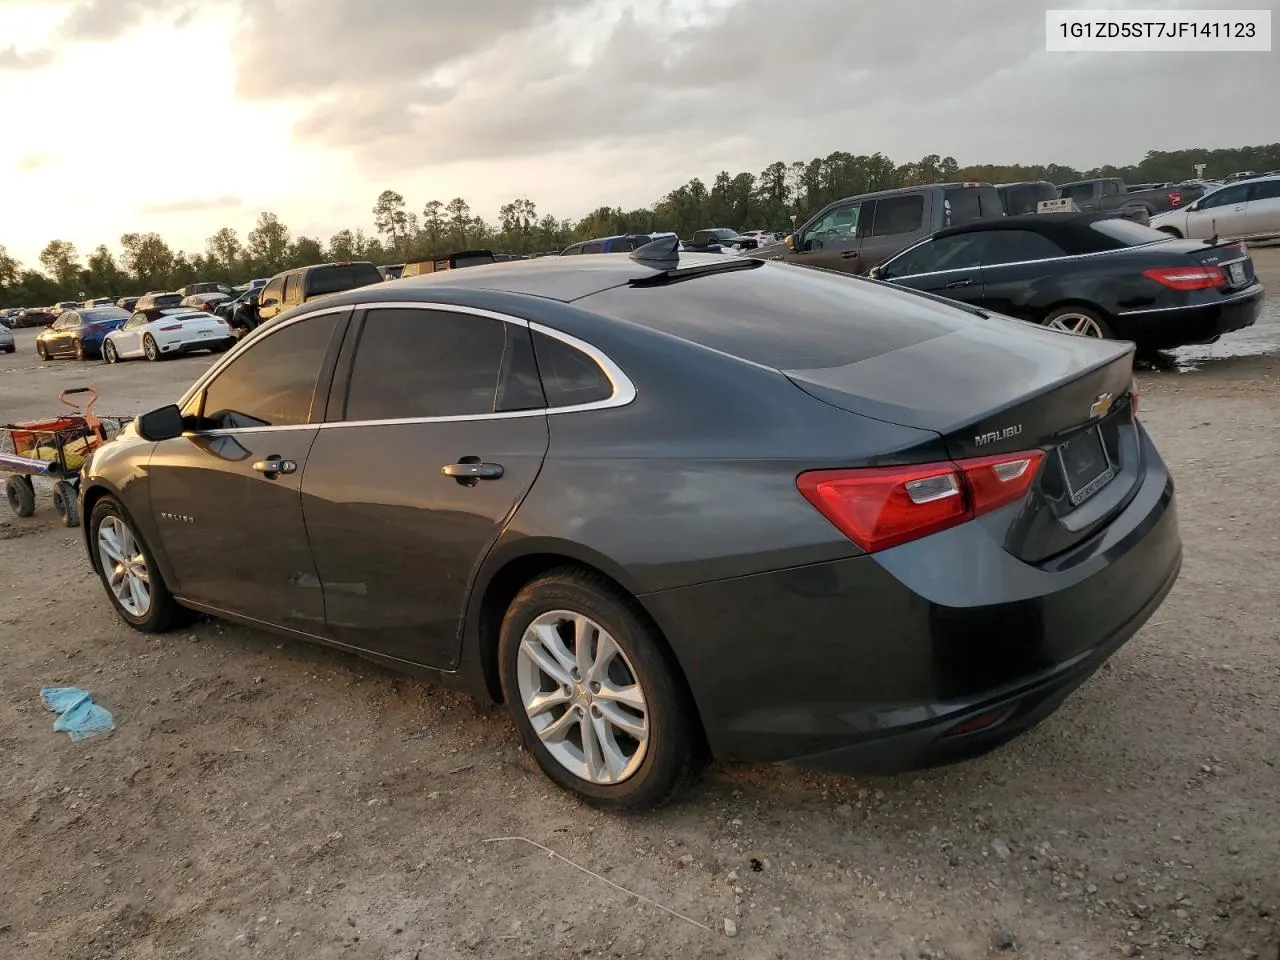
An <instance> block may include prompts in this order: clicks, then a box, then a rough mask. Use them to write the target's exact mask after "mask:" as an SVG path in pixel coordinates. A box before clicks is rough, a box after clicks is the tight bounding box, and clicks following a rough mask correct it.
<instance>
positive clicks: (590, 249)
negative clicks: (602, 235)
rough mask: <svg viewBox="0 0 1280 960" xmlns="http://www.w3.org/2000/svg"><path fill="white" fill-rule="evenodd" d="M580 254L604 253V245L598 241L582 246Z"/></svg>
mask: <svg viewBox="0 0 1280 960" xmlns="http://www.w3.org/2000/svg"><path fill="white" fill-rule="evenodd" d="M582 253H604V244H603V243H601V242H600V241H599V240H596V241H593V242H591V243H584V244H583V245H582Z"/></svg>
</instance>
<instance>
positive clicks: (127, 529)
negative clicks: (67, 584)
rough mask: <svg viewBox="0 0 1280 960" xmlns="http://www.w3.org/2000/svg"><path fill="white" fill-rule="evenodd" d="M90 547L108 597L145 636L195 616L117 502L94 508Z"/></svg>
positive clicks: (101, 503)
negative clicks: (169, 584) (168, 582)
mask: <svg viewBox="0 0 1280 960" xmlns="http://www.w3.org/2000/svg"><path fill="white" fill-rule="evenodd" d="M89 543H90V546H91V549H92V550H93V565H94V567H95V569H97V571H98V576H99V578H100V579H101V580H102V585H103V587H104V588H105V589H106V591H107V598H108V599H109V600H110V601H111V605H112V606H113V607H114V608H115V611H116V613H117V614H119V616H120V618H121V619H122V620H124V622H125V623H127V624H129V626H131V627H133V628H134V629H135V630H138V631H141V632H142V633H164V632H166V631H167V630H171V629H173V628H174V627H177V626H180V625H181V624H182V622H184V621H187V620H190V618H191V615H190V612H189V611H187V610H186V609H185V608H183V607H181V606H179V605H178V602H177V601H176V600H174V599H173V594H171V593H170V592H169V588H168V587H167V586H166V585H165V582H164V578H163V577H161V575H160V571H159V570H158V569H157V567H156V563H155V558H154V555H153V554H152V552H151V549H150V548H149V547H148V546H147V544H146V541H145V540H143V539H142V535H141V534H140V533H138V532H137V529H136V527H135V526H134V522H133V519H132V518H131V517H130V516H129V515H128V514H127V513H126V512H125V509H124V507H122V506H121V505H120V504H119V502H117V501H116V500H115V499H113V498H112V497H103V498H102V499H101V500H99V501H98V502H97V503H95V504H94V505H93V511H92V512H91V513H90V514H89Z"/></svg>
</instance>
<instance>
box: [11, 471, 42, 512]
mask: <svg viewBox="0 0 1280 960" xmlns="http://www.w3.org/2000/svg"><path fill="white" fill-rule="evenodd" d="M4 496H5V499H6V500H8V501H9V509H10V510H12V511H13V515H14V516H15V517H29V516H31V515H32V514H34V513H35V512H36V490H35V487H33V486H32V485H31V481H30V480H28V479H27V478H26V477H19V476H12V477H8V478H7V479H6V480H5V482H4Z"/></svg>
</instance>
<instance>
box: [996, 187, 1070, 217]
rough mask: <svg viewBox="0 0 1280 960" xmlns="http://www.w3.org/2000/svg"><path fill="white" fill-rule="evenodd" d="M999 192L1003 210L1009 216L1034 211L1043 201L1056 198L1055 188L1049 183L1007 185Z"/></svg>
mask: <svg viewBox="0 0 1280 960" xmlns="http://www.w3.org/2000/svg"><path fill="white" fill-rule="evenodd" d="M1001 193H1002V194H1003V197H1002V200H1003V206H1004V212H1005V213H1007V214H1008V215H1009V216H1011V217H1014V216H1017V215H1018V214H1020V213H1035V212H1036V211H1037V210H1039V208H1040V204H1041V203H1042V202H1043V201H1045V200H1057V199H1058V191H1057V189H1056V188H1055V187H1054V186H1053V185H1052V184H1049V183H1042V184H1026V185H1024V186H1020V187H1007V188H1005V189H1004V190H1002V191H1001Z"/></svg>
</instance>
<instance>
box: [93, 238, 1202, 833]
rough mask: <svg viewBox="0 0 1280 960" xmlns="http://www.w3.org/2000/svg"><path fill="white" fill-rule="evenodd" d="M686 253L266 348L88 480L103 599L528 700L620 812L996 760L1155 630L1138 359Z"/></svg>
mask: <svg viewBox="0 0 1280 960" xmlns="http://www.w3.org/2000/svg"><path fill="white" fill-rule="evenodd" d="M676 242H677V241H675V240H674V239H670V240H659V241H655V242H654V243H651V244H649V245H647V246H645V247H642V248H640V249H639V250H637V251H635V252H634V253H632V254H631V255H629V256H619V255H616V254H615V255H596V256H577V257H547V258H542V259H537V260H526V261H518V262H512V263H500V264H494V265H491V266H478V267H471V268H468V269H466V270H449V271H443V272H440V273H433V274H430V275H427V276H423V277H417V278H413V279H409V280H399V281H397V282H395V283H389V284H377V285H373V286H366V287H362V288H359V289H356V290H352V291H349V292H345V293H339V294H335V295H333V296H329V297H325V298H324V299H322V300H316V301H314V302H312V303H307V304H304V305H302V306H299V307H297V308H295V309H293V310H290V311H288V312H287V313H284V314H281V315H280V316H278V317H276V318H275V319H274V320H271V321H268V322H267V323H265V324H264V325H263V326H261V327H259V328H258V329H256V330H255V331H253V332H252V333H251V334H249V335H248V336H247V337H245V338H244V339H243V340H242V341H241V342H240V343H239V345H237V346H236V347H235V348H233V350H232V351H231V352H230V353H228V354H227V355H226V356H225V357H223V358H222V359H221V360H219V361H218V362H217V363H215V364H214V365H213V366H212V367H211V368H210V369H209V370H208V371H207V372H206V373H205V374H204V375H203V376H201V377H200V379H199V380H198V381H197V382H196V383H195V384H194V385H193V386H192V387H191V388H190V389H189V390H188V391H187V393H186V395H185V396H183V397H182V398H181V400H180V401H179V403H178V404H177V405H174V406H169V407H164V408H161V409H159V410H155V411H152V412H151V413H148V414H145V415H143V416H142V417H140V418H139V419H138V420H136V421H135V422H134V423H133V424H131V425H130V426H129V427H127V428H126V429H125V430H124V431H123V432H122V436H121V437H120V438H119V439H117V440H115V441H113V442H111V443H107V444H104V445H102V446H100V447H99V448H98V449H97V450H96V451H94V452H93V453H92V454H91V455H90V458H89V460H88V462H87V463H86V465H85V467H84V472H83V477H82V485H81V490H82V493H81V496H82V501H81V507H82V510H83V513H82V516H84V517H86V518H87V521H86V523H85V525H84V530H85V536H86V546H87V548H88V552H89V557H90V561H91V563H92V564H93V566H94V569H95V570H96V571H97V573H98V574H99V575H100V577H101V578H102V582H103V584H104V587H105V589H106V596H107V598H109V601H110V603H111V604H112V605H113V608H114V610H115V612H116V613H118V614H119V616H121V617H122V618H123V619H124V620H125V621H127V622H128V623H130V624H132V625H133V626H134V627H136V628H137V629H139V630H143V631H160V630H165V629H169V628H172V627H175V626H177V625H178V624H180V623H181V622H182V621H183V619H185V618H187V617H189V616H190V615H191V614H192V611H203V612H205V613H208V614H213V615H216V616H224V617H230V618H233V619H236V620H239V621H242V622H244V623H247V624H250V625H254V626H261V627H269V628H272V629H275V630H279V631H282V632H284V633H286V634H289V635H291V636H294V637H298V638H302V639H306V640H314V641H318V642H321V643H327V644H332V645H336V646H339V647H342V648H345V649H349V650H353V651H357V652H359V653H361V654H362V655H365V656H368V657H371V658H374V659H377V660H379V661H381V662H383V663H387V664H390V665H393V666H396V667H400V668H404V669H409V670H416V671H424V672H427V673H428V674H429V675H431V676H434V677H436V678H438V679H444V680H446V681H448V682H450V683H453V684H456V685H458V686H460V687H462V688H463V689H466V690H467V691H469V692H471V693H473V694H474V695H476V696H478V697H482V698H488V699H492V700H495V701H505V703H506V705H507V707H508V709H509V710H510V713H511V716H512V718H513V720H514V723H515V725H516V727H517V729H518V730H519V733H520V736H521V737H522V739H523V740H524V742H525V744H526V745H527V746H528V749H529V751H530V753H531V755H532V756H533V757H534V758H535V759H536V760H537V762H538V764H539V765H540V766H541V767H542V769H543V770H544V771H545V772H546V773H547V775H548V776H549V777H551V778H552V779H553V780H555V781H556V782H557V783H558V784H560V785H561V786H563V787H565V788H567V789H570V790H573V791H575V792H577V793H578V794H580V795H582V796H585V797H588V798H590V799H592V800H594V801H596V802H598V803H602V804H605V805H612V806H619V807H621V806H642V805H650V804H655V803H659V802H661V801H663V800H665V799H667V798H668V797H671V796H673V795H674V794H675V793H677V792H678V791H679V790H680V789H681V788H682V787H684V786H686V785H688V784H689V783H690V782H691V781H692V780H693V779H694V778H695V776H696V775H697V773H698V772H699V770H700V769H701V767H702V765H703V763H704V762H705V760H706V759H707V758H708V757H709V756H715V757H718V758H721V759H725V760H748V761H792V762H795V763H800V764H805V765H809V766H814V767H821V768H827V769H833V770H847V771H892V770H904V769H910V768H916V767H921V766H927V765H931V764H936V763H943V762H947V761H951V760H957V759H960V758H963V757H967V756H972V755H974V754H977V753H981V752H983V751H985V750H988V749H990V748H992V747H994V746H995V745H997V744H999V743H1002V742H1004V741H1005V740H1007V739H1009V738H1010V737H1012V736H1014V735H1015V734H1017V733H1018V732H1019V731H1022V730H1025V729H1026V728H1027V727H1029V726H1031V725H1032V724H1034V723H1036V722H1037V721H1039V720H1041V719H1042V718H1044V717H1046V716H1048V715H1049V714H1050V713H1052V712H1053V711H1054V710H1055V709H1056V708H1057V706H1058V705H1059V704H1060V703H1061V702H1062V701H1063V700H1064V699H1065V698H1066V697H1067V695H1068V694H1069V693H1070V692H1071V691H1072V690H1073V689H1074V688H1075V687H1077V686H1078V685H1079V684H1080V683H1082V682H1083V681H1084V680H1085V679H1086V678H1087V677H1088V676H1089V675H1090V674H1091V673H1092V672H1093V671H1094V670H1096V669H1097V668H1098V667H1099V666H1100V665H1101V664H1102V663H1103V661H1105V660H1106V659H1107V657H1109V656H1110V655H1111V654H1112V653H1113V652H1114V651H1115V650H1116V648H1117V647H1119V646H1120V645H1121V644H1122V643H1123V642H1124V641H1125V640H1126V639H1128V638H1129V636H1131V635H1132V634H1133V633H1134V632H1135V631H1136V630H1137V629H1138V628H1139V627H1140V626H1141V625H1142V624H1143V623H1144V622H1145V621H1146V620H1147V618H1148V617H1149V616H1150V615H1151V613H1152V612H1153V611H1154V610H1155V609H1156V607H1157V606H1158V605H1159V604H1160V602H1161V600H1162V599H1163V598H1164V596H1165V594H1166V593H1167V592H1168V591H1169V589H1170V587H1172V585H1173V583H1174V580H1175V579H1176V577H1177V575H1178V569H1179V565H1180V562H1181V541H1180V538H1179V535H1178V527H1177V520H1176V516H1175V510H1174V494H1173V483H1172V480H1171V479H1170V476H1169V472H1168V470H1167V469H1166V468H1165V465H1164V463H1163V462H1162V461H1161V459H1160V456H1159V454H1158V453H1157V452H1156V449H1155V447H1154V446H1153V445H1152V443H1151V440H1150V438H1149V437H1148V436H1147V434H1146V432H1145V431H1144V430H1143V428H1142V426H1141V424H1140V423H1139V422H1138V419H1137V417H1136V412H1137V396H1136V395H1135V393H1134V392H1133V389H1132V360H1133V347H1132V346H1131V345H1129V344H1120V343H1111V342H1105V341H1098V340H1090V339H1087V338H1084V337H1079V336H1074V335H1071V334H1067V333H1061V332H1058V331H1053V330H1045V329H1042V328H1039V327H1034V326H1030V325H1027V324H1021V323H1014V322H1010V321H1009V320H1007V319H1004V318H990V317H987V316H984V315H981V314H976V313H975V312H974V311H972V310H967V309H962V308H959V307H957V306H956V305H954V304H951V303H948V302H946V301H943V300H941V299H938V298H934V297H928V296H924V295H921V294H919V293H915V292H910V291H905V290H898V289H895V288H893V287H892V286H889V285H885V284H877V283H872V282H870V281H868V280H865V279H860V278H856V277H851V276H847V275H840V274H832V273H827V272H824V271H818V270H812V269H806V268H804V267H798V266H792V265H788V264H785V263H776V262H766V261H760V260H753V259H746V258H736V257H734V258H729V257H724V256H723V255H716V254H701V255H679V254H677V253H676V252H675V250H674V245H675V243H676ZM1120 733H1121V731H1115V734H1116V735H1119V734H1120Z"/></svg>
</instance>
